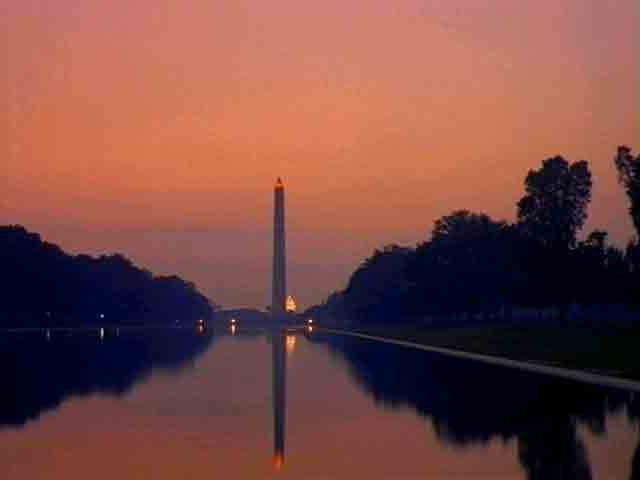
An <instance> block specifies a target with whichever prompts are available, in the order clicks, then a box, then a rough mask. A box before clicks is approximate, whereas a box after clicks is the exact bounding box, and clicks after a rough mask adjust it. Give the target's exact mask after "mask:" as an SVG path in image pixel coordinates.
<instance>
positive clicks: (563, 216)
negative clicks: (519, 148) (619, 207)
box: [518, 156, 592, 250]
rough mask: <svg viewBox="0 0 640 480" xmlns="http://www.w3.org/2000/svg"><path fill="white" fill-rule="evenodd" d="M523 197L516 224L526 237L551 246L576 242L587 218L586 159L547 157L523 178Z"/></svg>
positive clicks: (588, 181) (588, 183) (566, 246)
mask: <svg viewBox="0 0 640 480" xmlns="http://www.w3.org/2000/svg"><path fill="white" fill-rule="evenodd" d="M524 183H525V192H526V193H525V196H524V197H522V199H521V200H520V201H519V202H518V224H519V226H520V228H521V229H522V230H523V231H524V232H525V234H527V235H528V236H530V237H532V238H534V239H536V241H538V242H540V243H541V244H542V245H544V246H547V247H550V248H552V249H561V250H567V249H569V248H570V247H572V246H574V245H575V242H576V233H577V232H578V231H579V230H580V229H581V228H582V225H583V224H584V222H585V220H586V218H587V206H588V205H589V201H590V200H591V184H592V183H591V172H590V171H589V165H588V164H587V162H585V161H579V162H575V163H571V164H570V163H569V162H567V161H566V160H565V159H564V158H562V157H559V156H558V157H553V158H548V159H546V160H544V161H543V162H542V167H541V168H540V169H539V170H530V171H529V173H528V174H527V177H526V178H525V181H524Z"/></svg>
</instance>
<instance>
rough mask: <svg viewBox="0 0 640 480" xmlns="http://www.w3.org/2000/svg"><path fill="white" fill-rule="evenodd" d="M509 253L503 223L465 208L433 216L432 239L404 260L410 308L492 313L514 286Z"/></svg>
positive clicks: (509, 238)
mask: <svg viewBox="0 0 640 480" xmlns="http://www.w3.org/2000/svg"><path fill="white" fill-rule="evenodd" d="M513 253H514V251H513V244H512V235H511V229H510V227H509V226H508V225H507V224H506V223H505V222H497V221H494V220H492V219H491V218H490V217H489V216H487V215H485V214H481V213H472V212H469V211H467V210H458V211H455V212H453V213H452V214H450V215H446V216H444V217H442V218H440V219H438V220H436V222H435V224H434V228H433V232H432V235H431V240H429V241H427V242H425V243H423V244H421V245H420V246H419V247H418V248H417V250H416V253H415V256H414V258H413V259H412V262H411V263H410V264H409V268H408V275H409V279H410V280H411V282H412V290H411V291H412V295H411V297H412V300H413V302H412V307H413V308H414V310H415V311H416V313H418V312H421V311H422V312H431V313H463V312H466V313H469V314H471V313H475V312H483V313H485V314H489V313H490V312H495V311H496V310H497V309H498V308H499V307H500V306H502V305H504V304H506V303H509V301H508V299H510V298H512V296H513V288H515V286H516V284H517V279H516V278H515V276H514V273H515V270H514V268H513V263H514V257H513Z"/></svg>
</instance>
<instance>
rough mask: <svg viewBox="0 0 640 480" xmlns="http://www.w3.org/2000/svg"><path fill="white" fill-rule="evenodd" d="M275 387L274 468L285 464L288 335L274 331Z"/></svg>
mask: <svg viewBox="0 0 640 480" xmlns="http://www.w3.org/2000/svg"><path fill="white" fill-rule="evenodd" d="M271 352H272V367H273V377H272V387H273V392H272V394H273V468H274V469H275V470H280V469H281V468H282V465H283V464H284V434H285V415H286V388H287V385H286V384H287V381H286V380H287V333H286V331H284V330H279V331H274V332H273V333H272V336H271Z"/></svg>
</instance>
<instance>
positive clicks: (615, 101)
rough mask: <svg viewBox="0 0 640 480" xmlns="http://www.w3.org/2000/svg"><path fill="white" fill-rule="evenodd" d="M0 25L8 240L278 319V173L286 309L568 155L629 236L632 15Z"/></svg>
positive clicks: (594, 210) (408, 9) (158, 8)
mask: <svg viewBox="0 0 640 480" xmlns="http://www.w3.org/2000/svg"><path fill="white" fill-rule="evenodd" d="M4 10H5V11H6V13H7V15H5V16H4V22H3V23H4V25H3V28H4V29H5V30H6V31H7V32H8V49H7V53H8V63H7V65H8V70H7V71H8V76H7V77H8V78H7V80H8V84H7V91H8V93H9V94H8V95H7V96H6V98H7V99H8V105H7V107H8V108H7V111H8V112H9V115H8V116H7V117H6V118H3V119H2V120H0V122H3V123H4V122H8V124H6V125H5V126H6V128H5V129H4V130H5V131H8V132H9V137H8V140H9V142H8V152H7V155H6V156H5V158H6V159H7V161H6V168H5V169H3V170H4V177H5V182H6V185H5V186H4V187H3V195H2V198H0V207H1V208H2V215H3V222H5V221H6V222H7V223H20V224H24V225H25V226H27V227H28V228H30V229H33V230H36V231H39V232H42V233H43V234H44V235H45V237H46V238H47V239H50V240H52V241H55V242H58V243H60V244H61V245H62V246H63V247H65V248H68V249H70V250H72V251H88V252H94V253H97V252H105V251H122V252H123V253H125V254H127V255H128V256H131V257H132V258H133V259H134V260H136V261H137V262H139V263H141V264H144V265H145V266H147V267H148V268H150V269H152V270H154V271H158V272H165V273H168V272H172V273H173V272H176V273H179V274H181V275H184V276H185V277H187V278H189V279H192V280H194V281H195V282H196V283H197V284H198V285H199V286H200V287H201V288H202V289H203V291H205V293H207V294H209V295H210V296H211V297H212V298H213V299H214V300H216V301H218V302H221V303H223V304H225V305H256V306H263V305H266V304H267V302H268V298H269V292H270V287H269V281H270V280H269V279H270V276H269V268H270V252H271V244H270V235H271V232H270V228H271V224H270V222H271V218H272V217H271V200H272V192H271V188H272V187H273V181H274V178H275V177H277V176H282V177H283V179H284V181H285V184H286V186H287V221H288V224H287V231H288V249H289V251H288V262H289V278H290V286H291V290H292V291H291V292H289V293H291V294H292V295H294V296H295V298H296V299H299V301H300V304H301V305H302V306H306V305H308V304H309V303H311V302H316V301H319V300H320V299H321V298H322V297H323V296H325V295H326V294H327V293H328V292H329V291H330V290H331V289H334V288H339V287H341V286H342V285H343V284H344V282H345V280H346V278H347V275H348V274H349V272H350V271H351V270H352V269H353V268H354V267H355V266H356V265H357V264H358V263H359V262H360V260H361V259H362V257H363V256H365V255H367V254H369V253H370V251H371V250H372V249H373V248H374V247H376V246H380V245H382V244H384V243H391V242H400V243H402V242H408V243H416V242H418V241H420V240H421V239H422V238H424V237H425V234H426V232H427V230H428V229H429V228H430V226H431V224H432V222H433V220H434V219H435V218H437V217H438V216H440V215H443V214H446V213H449V212H450V211H452V210H454V209H457V208H469V209H473V210H481V211H484V212H486V213H489V214H490V215H492V216H495V217H498V218H506V219H512V218H513V215H514V211H515V208H514V204H515V202H516V201H517V199H518V198H519V196H520V195H521V193H522V180H523V178H524V175H525V174H526V171H527V170H528V169H529V168H532V167H535V166H537V165H538V164H539V163H540V161H541V160H542V159H544V158H546V157H549V156H552V155H556V154H561V155H564V156H566V157H567V158H569V159H571V160H577V159H585V160H588V161H589V162H590V164H591V167H592V170H593V172H594V176H595V190H594V198H593V202H592V206H591V209H590V222H589V226H588V228H595V227H598V228H604V229H606V230H609V231H610V232H611V234H612V236H613V238H614V240H616V241H617V242H619V243H622V242H625V241H626V239H628V237H629V236H630V235H631V228H630V222H629V220H628V215H627V206H626V201H625V198H624V196H623V193H622V191H621V189H620V187H619V186H618V185H617V184H616V178H615V172H614V171H613V167H612V157H613V154H614V151H615V148H616V147H617V146H618V145H619V144H622V143H625V144H630V145H631V146H633V147H635V148H636V149H640V133H639V128H640V127H639V124H638V116H637V107H638V103H637V102H638V96H637V85H638V84H639V83H638V82H639V76H638V67H637V60H635V59H636V58H639V55H638V54H639V52H638V51H637V50H638V43H637V42H638V39H637V38H634V26H636V28H637V25H638V12H637V8H636V6H635V2H634V1H633V0H619V1H610V2H602V1H599V0H563V1H557V0H554V1H552V0H542V1H537V2H529V1H513V0H492V1H486V2H480V1H473V0H466V1H463V0H458V1H445V0H431V1H429V0H420V1H417V0H407V1H404V2H388V1H382V0H375V1H363V0H354V1H351V2H344V1H338V0H328V1H325V2H315V3H314V2H296V1H293V0H276V1H270V2H262V1H258V0H239V1H238V0H234V1H233V2H231V1H216V2H211V1H208V0H206V1H205V0H192V1H190V2H184V1H178V0H160V1H157V0H156V1H151V0H135V1H132V0H113V1H110V2H100V1H97V0H94V1H88V0H83V1H80V0H59V1H56V2H44V1H36V0H20V1H18V0H9V1H8V2H7V6H6V8H5V9H4ZM634 60H635V62H634ZM634 107H635V111H634V110H633V108H634Z"/></svg>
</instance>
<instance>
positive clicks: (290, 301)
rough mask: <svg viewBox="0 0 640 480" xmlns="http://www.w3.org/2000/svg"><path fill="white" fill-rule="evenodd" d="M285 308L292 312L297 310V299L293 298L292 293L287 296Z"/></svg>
mask: <svg viewBox="0 0 640 480" xmlns="http://www.w3.org/2000/svg"><path fill="white" fill-rule="evenodd" d="M284 308H285V310H286V311H287V312H290V313H295V311H296V301H295V300H294V299H293V297H292V296H291V295H289V296H288V297H287V302H286V303H285V307H284Z"/></svg>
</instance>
